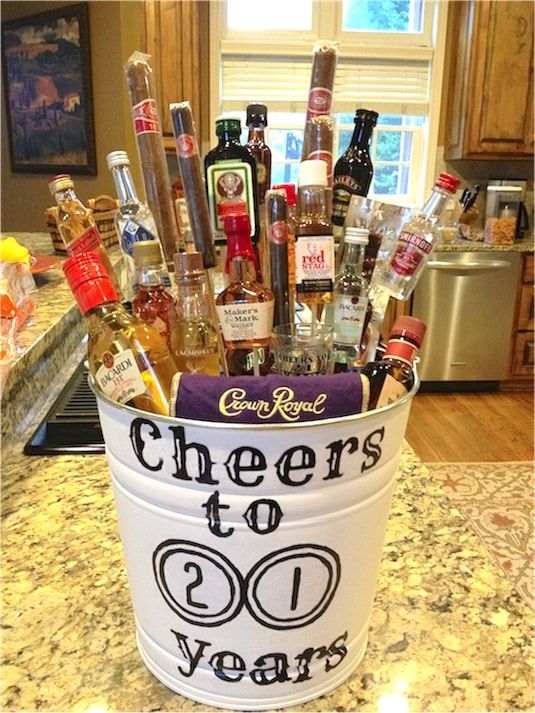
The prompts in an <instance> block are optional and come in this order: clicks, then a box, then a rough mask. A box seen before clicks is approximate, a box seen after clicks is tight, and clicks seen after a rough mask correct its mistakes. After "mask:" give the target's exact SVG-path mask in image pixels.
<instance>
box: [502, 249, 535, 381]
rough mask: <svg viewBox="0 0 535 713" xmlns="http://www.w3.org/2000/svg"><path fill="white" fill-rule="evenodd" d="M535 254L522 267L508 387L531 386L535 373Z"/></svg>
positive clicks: (527, 256)
mask: <svg viewBox="0 0 535 713" xmlns="http://www.w3.org/2000/svg"><path fill="white" fill-rule="evenodd" d="M533 268H534V256H533V255H525V256H524V264H523V269H522V278H521V284H520V285H519V295H518V304H517V313H516V321H515V332H514V334H513V353H512V359H511V377H512V381H511V383H506V384H504V386H505V388H508V387H514V386H517V387H522V386H523V385H524V386H527V387H529V388H531V386H532V383H533V374H534V373H535V359H534V349H535V338H534V331H533V330H534V326H535V285H534V275H533Z"/></svg>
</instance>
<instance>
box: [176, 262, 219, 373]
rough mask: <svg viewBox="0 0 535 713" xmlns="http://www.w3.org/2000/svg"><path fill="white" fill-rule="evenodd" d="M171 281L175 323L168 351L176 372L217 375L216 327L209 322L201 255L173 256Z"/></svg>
mask: <svg viewBox="0 0 535 713" xmlns="http://www.w3.org/2000/svg"><path fill="white" fill-rule="evenodd" d="M174 278H175V280H176V285H177V294H178V298H177V300H176V313H177V323H176V327H175V328H174V329H173V331H172V333H171V351H172V354H173V356H174V359H175V361H176V364H177V366H178V370H179V371H182V372H184V371H186V372H189V373H191V374H211V375H212V376H219V374H220V372H221V369H220V362H221V358H220V354H219V340H218V329H219V327H218V325H215V324H214V323H213V321H212V319H211V310H210V303H209V299H210V298H209V294H208V287H207V284H206V275H205V272H204V269H203V260H202V254H201V253H199V252H189V253H177V254H176V255H175V273H174Z"/></svg>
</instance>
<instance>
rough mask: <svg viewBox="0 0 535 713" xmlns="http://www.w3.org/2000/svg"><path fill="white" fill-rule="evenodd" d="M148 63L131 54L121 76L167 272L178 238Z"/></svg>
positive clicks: (143, 56) (142, 56)
mask: <svg viewBox="0 0 535 713" xmlns="http://www.w3.org/2000/svg"><path fill="white" fill-rule="evenodd" d="M149 60H150V55H148V54H144V53H143V52H134V53H133V54H131V55H130V57H129V58H128V61H127V62H126V64H125V67H124V72H125V76H126V84H127V86H128V93H129V95H130V103H131V104H132V121H133V124H134V132H135V134H136V141H137V148H138V153H139V160H140V163H141V171H142V174H143V183H144V186H145V195H146V197H147V203H148V205H149V208H150V209H151V211H152V214H153V215H154V220H155V222H156V227H157V228H158V233H159V237H160V242H161V244H162V249H163V254H164V258H165V261H166V263H167V266H168V269H170V270H173V269H174V263H173V255H174V253H175V251H176V244H177V243H178V242H179V240H180V237H179V235H178V229H177V225H176V218H175V209H174V205H173V197H172V191H171V183H170V181H169V172H168V170H167V161H166V158H165V149H164V145H163V136H162V129H161V123H160V118H159V114H158V107H157V104H156V99H155V98H154V96H155V91H154V87H153V83H152V69H151V66H150V64H149Z"/></svg>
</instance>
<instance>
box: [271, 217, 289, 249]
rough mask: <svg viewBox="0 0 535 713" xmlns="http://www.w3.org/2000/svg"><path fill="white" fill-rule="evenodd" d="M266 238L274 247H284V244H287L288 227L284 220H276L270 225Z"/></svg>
mask: <svg viewBox="0 0 535 713" xmlns="http://www.w3.org/2000/svg"><path fill="white" fill-rule="evenodd" d="M268 238H269V240H270V242H272V243H275V244H276V245H284V243H287V242H288V226H287V225H286V223H285V221H284V220H277V221H275V222H274V223H272V224H271V229H270V230H269V232H268Z"/></svg>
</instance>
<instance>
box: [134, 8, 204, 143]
mask: <svg viewBox="0 0 535 713" xmlns="http://www.w3.org/2000/svg"><path fill="white" fill-rule="evenodd" d="M208 24H209V10H208V3H207V2H180V0H173V1H172V2H171V1H167V0H164V1H159V0H146V2H145V47H146V51H147V53H148V54H150V55H151V56H152V59H151V66H152V69H153V72H154V80H155V85H156V92H157V96H156V100H157V102H158V107H159V109H160V119H161V121H162V131H163V136H164V145H165V148H166V150H168V151H171V152H174V141H173V125H172V121H171V112H170V111H169V104H172V103H174V102H181V101H189V102H190V104H191V110H192V113H193V118H194V120H195V124H196V129H197V135H198V139H199V143H201V139H202V138H203V137H206V136H207V133H209V117H208V107H209V104H210V98H209V91H210V89H209V82H208V81H207V78H208V72H209V70H208V66H209V56H208V47H209V35H208Z"/></svg>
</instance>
